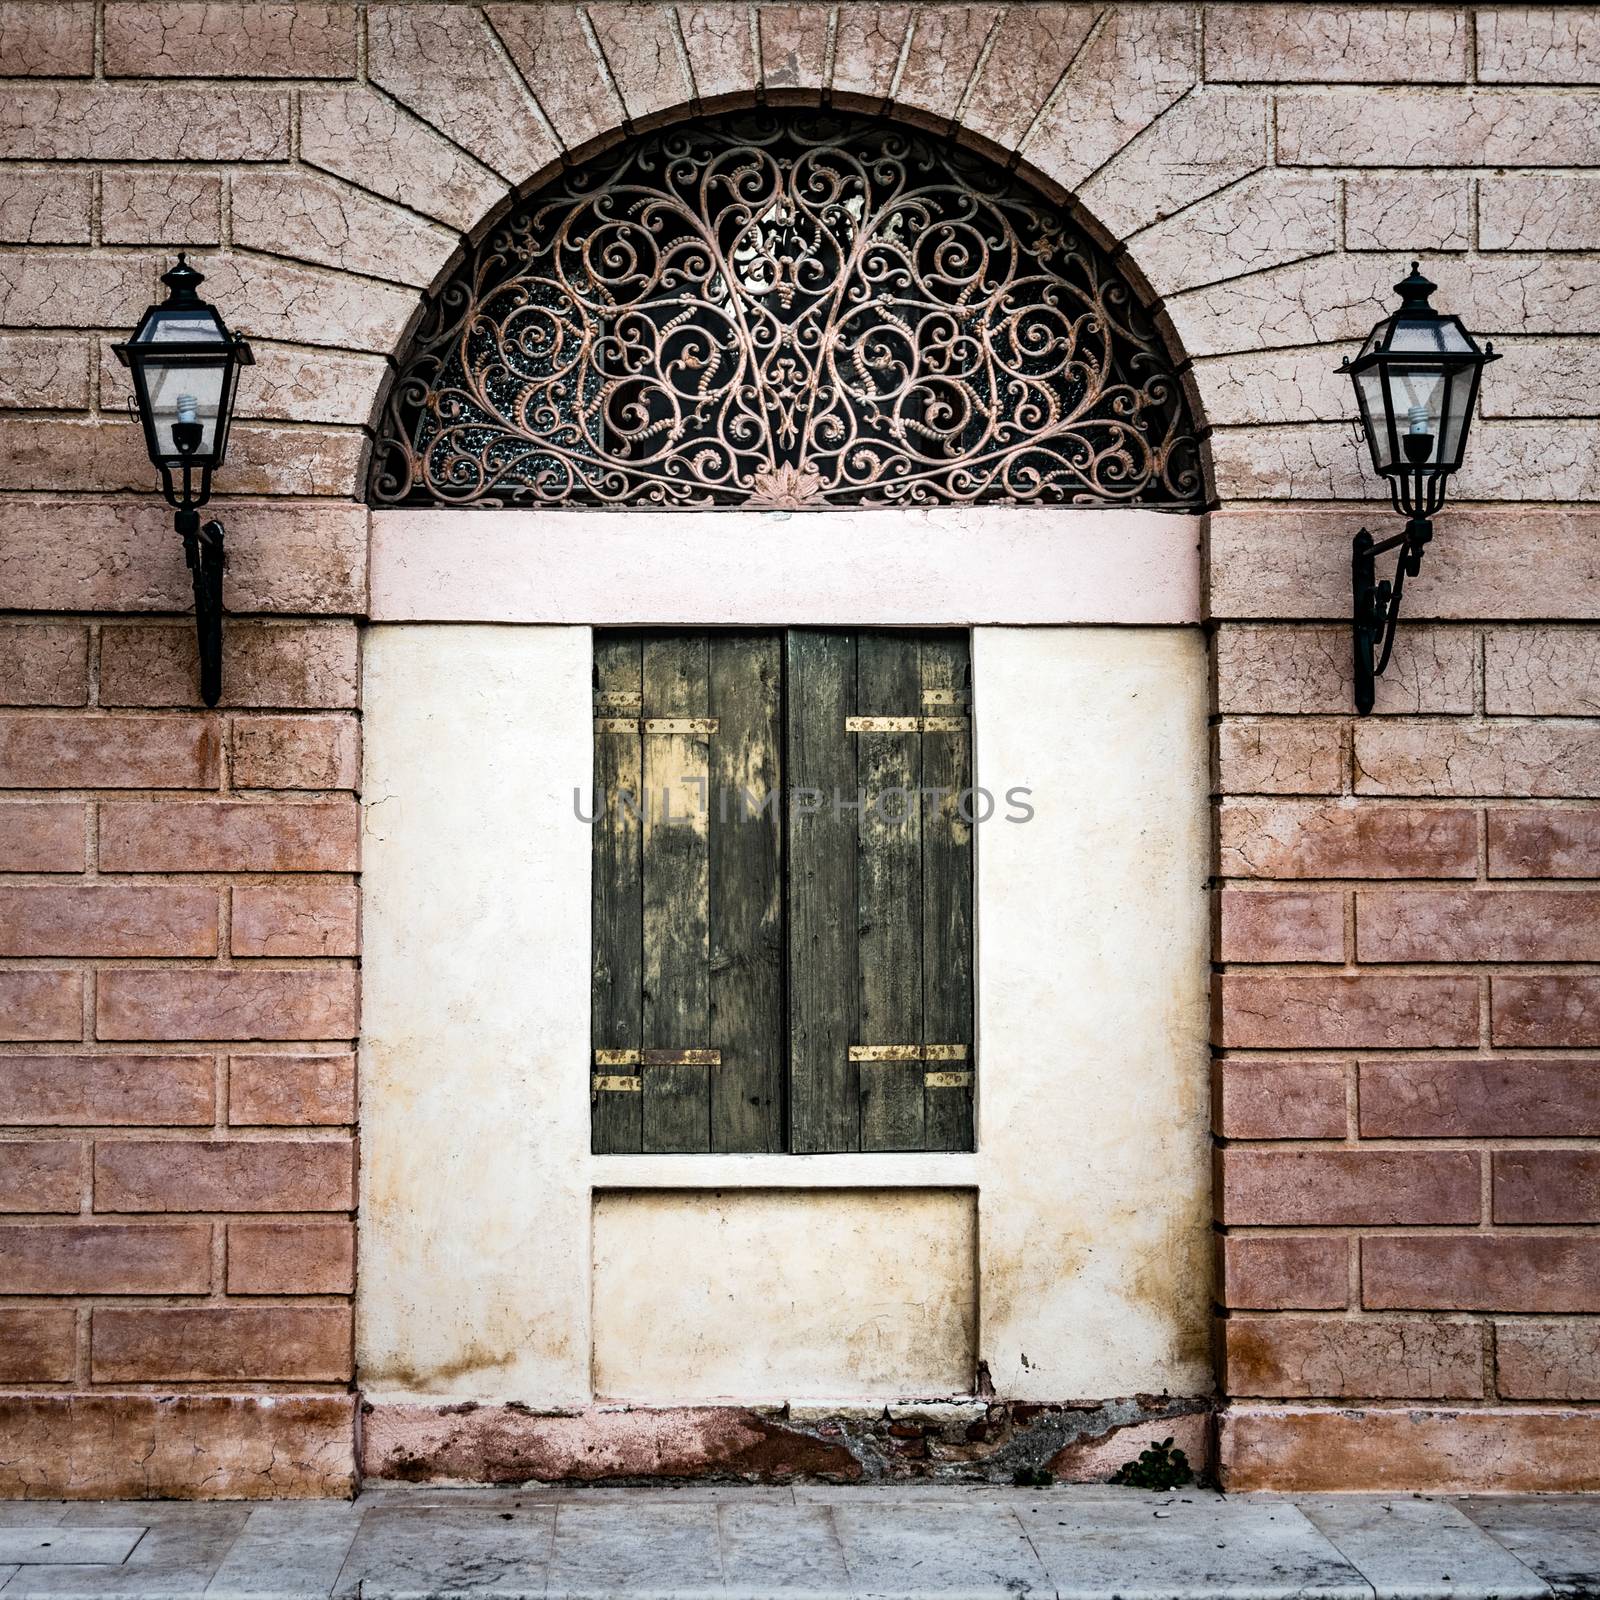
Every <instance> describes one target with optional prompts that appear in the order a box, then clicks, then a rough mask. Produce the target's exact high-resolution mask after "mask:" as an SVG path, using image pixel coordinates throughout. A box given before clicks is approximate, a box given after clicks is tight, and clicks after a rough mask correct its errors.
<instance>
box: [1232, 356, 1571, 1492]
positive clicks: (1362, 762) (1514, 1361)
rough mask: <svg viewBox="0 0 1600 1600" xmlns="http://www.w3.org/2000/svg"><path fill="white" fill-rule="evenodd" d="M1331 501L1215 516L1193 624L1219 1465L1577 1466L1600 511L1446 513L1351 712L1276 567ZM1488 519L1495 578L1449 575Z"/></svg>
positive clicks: (1368, 1475)
mask: <svg viewBox="0 0 1600 1600" xmlns="http://www.w3.org/2000/svg"><path fill="white" fill-rule="evenodd" d="M1493 376H1494V374H1493V371H1492V369H1491V373H1490V378H1491V380H1492V378H1493ZM1374 510H1376V508H1374ZM1350 520H1351V519H1349V518H1348V517H1347V516H1345V515H1344V514H1342V513H1340V514H1337V515H1335V514H1333V513H1331V512H1330V513H1315V512H1313V513H1310V514H1308V515H1305V516H1303V517H1301V518H1300V519H1298V520H1297V521H1295V522H1293V523H1291V522H1290V521H1289V520H1288V519H1285V518H1277V519H1276V520H1273V519H1269V518H1263V517H1262V516H1259V515H1255V514H1252V513H1251V512H1249V511H1246V510H1240V511H1238V512H1229V513H1224V514H1222V515H1219V516H1218V517H1216V518H1215V519H1214V540H1215V543H1216V546H1217V547H1219V548H1220V549H1222V550H1224V551H1225V552H1227V553H1228V556H1229V559H1230V560H1235V559H1237V560H1242V559H1244V558H1245V557H1246V556H1250V557H1252V558H1254V559H1255V560H1257V561H1258V562H1259V563H1260V566H1259V567H1258V570H1261V571H1263V574H1264V583H1263V585H1262V588H1261V590H1260V591H1258V597H1257V599H1256V600H1255V602H1254V611H1255V618H1254V619H1253V620H1243V618H1241V619H1240V620H1231V619H1230V620H1225V621H1223V622H1221V623H1220V624H1219V626H1218V628H1217V631H1216V640H1215V651H1214V662H1215V683H1216V690H1215V692H1216V710H1217V713H1218V715H1217V717H1216V730H1215V732H1216V772H1217V788H1218V793H1219V807H1218V874H1219V883H1220V889H1219V894H1218V917H1217V944H1216V955H1217V959H1218V973H1219V976H1218V977H1217V979H1216V980H1215V985H1214V995H1215V1018H1216V1020H1215V1028H1216V1032H1215V1042H1216V1044H1217V1046H1218V1059H1217V1062H1216V1066H1215V1078H1214V1091H1215V1092H1214V1118H1215V1120H1214V1128H1215V1132H1216V1134H1217V1135H1218V1136H1219V1144H1220V1146H1221V1148H1220V1149H1219V1151H1218V1159H1217V1218H1218V1222H1219V1224H1220V1237H1219V1299H1220V1301H1221V1303H1222V1305H1223V1306H1224V1308H1225V1311H1226V1316H1225V1320H1224V1321H1222V1323H1221V1324H1220V1329H1219V1336H1220V1338H1219V1342H1220V1360H1221V1368H1220V1380H1221V1385H1222V1388H1223V1390H1224V1392H1225V1393H1226V1394H1227V1395H1229V1396H1230V1397H1231V1398H1232V1400H1233V1405H1232V1407H1231V1411H1232V1415H1230V1416H1229V1417H1228V1418H1227V1419H1225V1422H1224V1439H1225V1446H1226V1448H1225V1458H1226V1459H1227V1460H1228V1462H1229V1464H1230V1466H1231V1468H1232V1472H1233V1479H1234V1481H1235V1482H1236V1483H1242V1484H1245V1485H1252V1484H1264V1483H1269V1482H1270V1483H1278V1484H1281V1483H1285V1482H1290V1481H1294V1482H1307V1483H1310V1482H1316V1483H1321V1484H1327V1483H1328V1482H1329V1481H1334V1482H1336V1483H1340V1484H1345V1485H1348V1486H1396V1487H1398V1486H1400V1485H1403V1484H1418V1483H1420V1484H1430V1485H1440V1484H1445V1483H1448V1484H1454V1485H1458V1486H1462V1487H1489V1486H1493V1485H1497V1484H1499V1485H1504V1486H1514V1485H1520V1486H1522V1487H1550V1486H1552V1485H1553V1484H1555V1483H1568V1484H1571V1483H1573V1482H1576V1481H1582V1482H1583V1483H1584V1484H1585V1486H1589V1487H1592V1486H1593V1479H1594V1477H1595V1469H1594V1468H1593V1466H1592V1464H1589V1465H1584V1464H1581V1462H1580V1461H1578V1460H1577V1459H1575V1458H1574V1456H1573V1454H1572V1453H1571V1451H1570V1449H1569V1448H1568V1445H1566V1444H1563V1443H1561V1439H1562V1438H1563V1437H1564V1436H1565V1435H1567V1434H1573V1433H1574V1430H1578V1431H1577V1433H1576V1435H1575V1438H1576V1439H1577V1440H1579V1441H1581V1440H1587V1441H1588V1443H1587V1445H1585V1446H1582V1447H1581V1448H1579V1450H1578V1452H1577V1455H1578V1457H1581V1456H1582V1453H1583V1449H1585V1448H1586V1449H1587V1450H1588V1451H1590V1452H1591V1454H1590V1457H1589V1460H1590V1462H1591V1463H1592V1449H1593V1436H1592V1434H1589V1433H1588V1432H1587V1431H1585V1430H1586V1429H1587V1427H1588V1426H1589V1422H1588V1420H1587V1419H1588V1416H1589V1414H1587V1413H1584V1414H1577V1413H1572V1414H1568V1415H1565V1416H1563V1415H1562V1413H1563V1411H1564V1410H1566V1409H1567V1408H1568V1405H1569V1403H1571V1402H1588V1401H1593V1400H1595V1399H1597V1398H1600V1319H1597V1318H1596V1317H1595V1316H1594V1313H1596V1312H1600V1232H1597V1231H1596V1229H1595V1227H1594V1226H1593V1225H1594V1224H1595V1223H1596V1222H1600V1053H1597V1051H1600V807H1597V806H1596V804H1595V803H1594V798H1593V797H1594V796H1595V795H1596V794H1597V792H1600V727H1597V724H1596V722H1595V720H1594V718H1595V714H1596V712H1597V711H1600V628H1597V627H1595V626H1592V625H1585V622H1584V621H1583V620H1581V619H1583V618H1591V617H1593V616H1594V615H1595V599H1596V586H1595V583H1594V578H1593V575H1592V574H1593V571H1594V566H1593V559H1594V551H1595V550H1597V549H1600V516H1580V515H1576V514H1568V515H1562V516H1559V517H1556V516H1552V515H1551V514H1548V513H1539V512H1527V513H1522V514H1521V515H1520V516H1519V515H1518V514H1517V513H1515V512H1512V513H1510V514H1506V513H1497V514H1496V515H1495V517H1494V518H1493V520H1492V523H1491V519H1490V518H1489V517H1488V516H1486V515H1484V514H1482V513H1472V512H1461V513H1454V514H1453V513H1451V512H1450V511H1448V510H1447V511H1446V513H1445V514H1444V515H1443V516H1442V517H1441V518H1440V519H1439V535H1438V539H1437V540H1436V545H1435V550H1436V552H1437V556H1438V558H1439V559H1438V560H1437V561H1434V557H1433V555H1432V554H1430V557H1429V562H1431V563H1433V570H1430V566H1429V564H1428V563H1425V564H1424V569H1423V576H1422V579H1421V580H1420V581H1419V582H1417V583H1415V584H1413V585H1412V586H1410V587H1409V588H1408V590H1407V602H1408V608H1409V615H1408V616H1407V619H1406V620H1405V621H1404V622H1403V623H1402V628H1401V633H1400V636H1399V642H1398V644H1397V646H1396V652H1395V660H1394V662H1393V664H1392V665H1391V667H1390V670H1389V673H1388V674H1387V676H1386V677H1385V678H1384V679H1383V680H1382V681H1381V686H1380V689H1379V697H1378V707H1377V712H1376V714H1375V715H1373V716H1372V717H1370V718H1367V719H1365V720H1358V719H1355V718H1352V717H1351V716H1349V715H1348V705H1349V701H1348V695H1349V671H1350V669H1349V664H1348V654H1349V636H1348V632H1347V630H1346V629H1345V628H1344V627H1343V626H1342V625H1341V626H1337V627H1334V626H1329V625H1327V624H1325V623H1322V622H1311V621H1289V620H1283V619H1282V613H1284V612H1291V614H1292V611H1291V608H1294V607H1300V608H1306V607H1307V600H1306V598H1305V597H1304V595H1302V596H1301V597H1299V598H1297V599H1290V598H1289V597H1288V595H1287V593H1286V592H1284V593H1282V594H1280V593H1279V591H1278V590H1277V588H1276V587H1275V585H1274V581H1273V574H1274V571H1275V570H1276V569H1278V568H1281V567H1282V566H1283V565H1284V564H1285V562H1290V561H1299V560H1301V559H1304V552H1305V548H1306V547H1307V546H1309V547H1310V549H1311V550H1312V551H1313V552H1315V551H1316V550H1317V549H1318V548H1320V547H1321V546H1322V544H1323V543H1324V542H1325V543H1326V544H1327V546H1328V547H1329V553H1330V555H1331V554H1332V553H1333V549H1334V548H1336V545H1337V541H1339V540H1340V539H1342V538H1343V537H1344V534H1345V531H1346V527H1347V524H1348V523H1349V522H1350ZM1491 538H1493V539H1494V540H1496V541H1497V542H1498V543H1499V544H1500V545H1501V548H1500V549H1499V551H1498V552H1497V558H1498V559H1499V560H1501V561H1503V562H1505V563H1506V564H1507V565H1509V564H1510V563H1511V562H1512V561H1514V560H1519V561H1520V562H1522V563H1523V565H1522V568H1521V576H1520V578H1519V579H1517V580H1516V581H1513V582H1511V583H1509V584H1503V585H1496V584H1493V583H1489V582H1477V583H1475V582H1472V581H1471V579H1472V578H1474V577H1477V578H1480V579H1481V578H1482V577H1483V576H1484V574H1482V573H1481V572H1480V573H1472V572H1471V571H1470V568H1471V567H1472V566H1473V565H1474V564H1475V563H1477V562H1481V561H1483V560H1484V548H1485V546H1486V545H1487V544H1488V542H1489V540H1490V539H1491ZM1289 540H1293V541H1295V543H1294V544H1290V543H1289V542H1288V541H1289ZM1277 541H1283V542H1281V543H1277V544H1276V551H1275V550H1274V548H1273V546H1274V544H1275V542H1277ZM1506 546H1509V549H1508V548H1505V547H1506ZM1463 567H1466V568H1468V569H1469V571H1468V572H1462V571H1461V569H1462V568H1463ZM1441 568H1442V569H1444V570H1443V571H1440V570H1439V569H1441ZM1452 568H1454V569H1455V571H1454V572H1452V571H1451V569H1452ZM1533 605H1536V606H1538V607H1539V608H1540V609H1543V610H1544V611H1547V612H1549V613H1551V614H1552V616H1551V620H1549V621H1543V622H1540V623H1537V624H1534V623H1530V622H1528V621H1527V620H1525V619H1526V618H1527V616H1528V615H1529V611H1530V607H1531V606H1533ZM1236 608H1237V609H1238V610H1239V611H1241V612H1243V613H1244V615H1245V616H1246V617H1248V616H1250V602H1249V601H1248V600H1246V599H1243V598H1241V599H1240V600H1239V601H1238V602H1236ZM1310 609H1312V610H1313V612H1314V613H1321V612H1322V611H1323V609H1324V608H1322V607H1319V606H1317V604H1316V598H1315V597H1314V596H1313V597H1312V600H1311V605H1310ZM1327 609H1331V607H1329V608H1327ZM1441 617H1443V618H1451V619H1453V620H1450V621H1437V620H1428V619H1430V618H1441ZM1468 619H1471V620H1468ZM1501 619H1509V620H1501ZM1396 1401H1405V1402H1410V1403H1412V1404H1413V1406H1417V1405H1421V1406H1425V1407H1426V1409H1427V1410H1428V1411H1429V1412H1430V1413H1431V1415H1430V1416H1429V1417H1428V1419H1427V1421H1426V1422H1425V1423H1423V1422H1419V1423H1418V1424H1417V1430H1418V1431H1414V1432H1413V1434H1412V1435H1411V1436H1410V1437H1409V1439H1408V1438H1407V1437H1404V1436H1394V1430H1396V1429H1398V1428H1400V1423H1399V1422H1398V1421H1397V1420H1396V1419H1395V1418H1393V1417H1390V1416H1388V1415H1385V1414H1380V1413H1379V1412H1378V1411H1376V1410H1369V1411H1367V1412H1366V1413H1365V1415H1366V1416H1367V1419H1368V1420H1369V1421H1370V1423H1371V1427H1370V1429H1369V1430H1368V1432H1367V1433H1366V1434H1365V1435H1362V1437H1364V1438H1365V1439H1366V1440H1367V1441H1368V1444H1369V1445H1370V1448H1367V1449H1357V1448H1355V1447H1354V1445H1353V1441H1352V1437H1351V1435H1350V1426H1351V1425H1350V1422H1349V1419H1348V1415H1347V1414H1345V1412H1343V1411H1336V1410H1334V1409H1332V1407H1331V1406H1328V1407H1327V1408H1324V1406H1326V1404H1327V1403H1331V1402H1338V1403H1339V1404H1340V1406H1341V1407H1344V1408H1348V1407H1349V1405H1350V1403H1351V1402H1358V1403H1362V1404H1363V1405H1364V1404H1366V1403H1371V1402H1376V1403H1378V1404H1379V1405H1381V1404H1383V1403H1385V1402H1396ZM1317 1402H1322V1403H1324V1405H1318V1404H1316V1403H1317ZM1312 1463H1316V1465H1312Z"/></svg>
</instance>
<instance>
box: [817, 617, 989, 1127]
mask: <svg viewBox="0 0 1600 1600" xmlns="http://www.w3.org/2000/svg"><path fill="white" fill-rule="evenodd" d="M786 654H787V664H788V682H787V703H788V715H787V731H788V768H789V771H788V781H789V782H790V784H791V785H792V786H793V788H794V790H795V791H796V803H795V805H794V806H793V810H792V815H791V822H790V859H791V862H792V867H791V872H790V877H789V894H788V899H789V938H790V959H789V972H790V979H789V1034H790V1131H791V1138H790V1148H791V1149H793V1150H794V1151H796V1152H803V1153H804V1152H815V1151H828V1150H928V1149H952V1150H954V1149H969V1148H971V1144H972V1085H973V1073H974V1070H975V1063H974V1060H973V1029H972V828H971V825H970V821H969V820H968V819H969V818H970V817H971V816H972V815H973V814H974V812H973V810H972V807H973V804H974V802H973V801H972V800H971V798H970V796H968V795H967V794H966V793H965V791H966V790H967V788H968V786H969V784H970V783H971V754H970V752H971V736H970V721H969V716H970V711H969V702H970V682H971V673H970V656H969V651H968V645H967V641H966V639H965V637H964V636H958V635H936V636H919V635H916V634H908V633H842V632H841V633H831V632H820V631H809V630H807V631H801V630H794V631H792V632H791V633H790V634H789V636H788V642H787V652H786ZM933 789H938V790H941V791H943V793H942V794H940V795H933V794H930V793H927V792H926V791H929V790H933ZM964 808H965V812H964Z"/></svg>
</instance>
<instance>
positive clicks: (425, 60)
mask: <svg viewBox="0 0 1600 1600" xmlns="http://www.w3.org/2000/svg"><path fill="white" fill-rule="evenodd" d="M367 70H368V72H369V73H370V75H371V77H372V81H373V82H374V83H376V84H378V85H379V86H380V87H381V88H384V89H387V90H388V91H389V93H390V94H392V95H393V96H394V97H395V99H397V100H399V101H400V102H401V103H402V104H403V105H405V106H406V107H407V108H409V109H410V110H412V111H414V112H416V114H417V115H418V116H419V117H421V118H422V119H423V120H424V121H426V122H429V123H432V124H433V126H434V127H435V128H437V129H438V130H439V132H441V133H443V134H445V135H446V136H447V137H448V138H450V139H453V140H454V141H455V142H456V143H457V144H459V145H462V146H464V147H465V148H466V149H468V150H470V151H471V152H472V154H473V155H475V156H476V157H477V158H478V159H479V160H480V161H482V162H483V163H484V164H485V165H486V166H488V167H491V168H493V170H494V171H496V172H498V173H499V174H500V175H501V176H502V177H503V178H507V179H509V180H510V181H511V182H512V183H523V182H526V181H527V180H528V179H529V178H531V177H533V176H534V175H535V174H536V173H539V172H542V171H543V170H544V169H545V168H546V167H548V166H549V165H550V163H551V162H552V161H554V160H555V159H556V157H557V156H558V155H559V153H560V151H559V148H558V146H557V145H556V143H555V140H554V139H553V138H552V137H551V135H550V133H549V131H548V130H547V128H546V127H545V124H544V122H543V121H542V120H541V119H540V117H539V115H538V113H537V112H536V111H535V110H534V106H533V102H532V99H531V98H530V96H529V94H528V91H527V88H526V86H525V85H524V84H523V82H522V80H521V78H520V77H519V76H517V74H516V73H515V71H514V69H513V68H512V67H511V66H510V65H509V64H508V63H507V62H506V61H505V60H503V59H502V57H501V56H500V55H499V53H498V52H497V51H496V49H495V43H494V38H493V35H492V33H491V32H490V29H489V24H488V22H487V20H486V19H485V18H484V17H483V15H482V14H481V13H480V12H479V11H478V10H477V9H476V8H475V7H465V6H454V5H423V4H418V5H379V6H372V7H371V8H370V9H369V10H368V12H367Z"/></svg>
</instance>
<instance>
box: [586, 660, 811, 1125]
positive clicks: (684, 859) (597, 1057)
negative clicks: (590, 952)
mask: <svg viewBox="0 0 1600 1600" xmlns="http://www.w3.org/2000/svg"><path fill="white" fill-rule="evenodd" d="M781 656H782V651H781V643H780V640H779V638H778V636H776V635H770V634H769V635H757V634H719V635H709V636H708V635H706V634H644V635H638V634H634V635H616V634H600V635H597V636H596V645H595V689H596V697H595V777H596V785H597V789H598V791H599V797H598V799H599V810H598V812H597V815H596V817H595V822H594V846H593V860H594V890H593V896H594V899H593V913H594V915H593V924H594V963H593V974H594V989H593V996H592V1007H591V1015H592V1019H593V1020H592V1043H593V1060H592V1063H591V1073H592V1076H591V1085H592V1089H591V1098H592V1102H593V1146H594V1149H595V1150H596V1151H597V1152H600V1153H624V1152H634V1151H643V1152H696V1151H710V1150H719V1151H722V1150H726V1151H749V1150H776V1149H780V1148H781V1147H782V1112H783V1101H782V1074H783V1008H782V1000H781V995H782V927H781V915H782V905H781V894H780V884H781V874H782V860H783V847H782V819H781V809H780V806H779V804H778V803H777V800H776V796H777V794H778V792H779V786H780V768H779V759H780V748H779V741H780V735H781V719H780V711H779V708H780V705H781V683H780V672H781Z"/></svg>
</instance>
